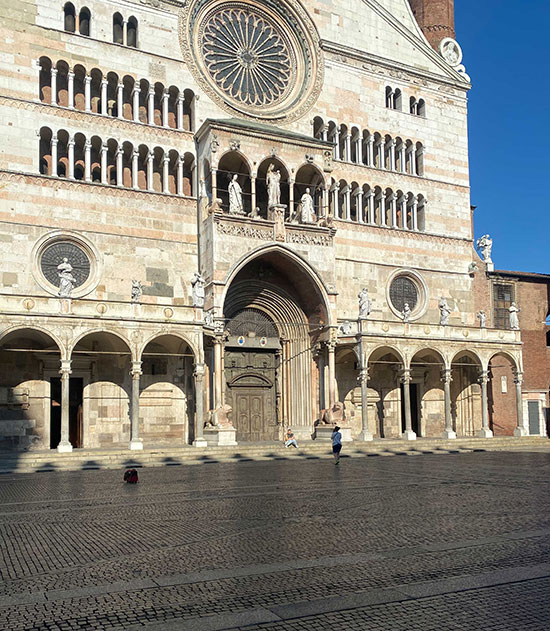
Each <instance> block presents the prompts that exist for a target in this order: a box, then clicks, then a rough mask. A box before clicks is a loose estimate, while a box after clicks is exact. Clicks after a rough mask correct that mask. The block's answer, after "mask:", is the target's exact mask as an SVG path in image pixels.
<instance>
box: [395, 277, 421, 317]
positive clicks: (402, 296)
mask: <svg viewBox="0 0 550 631" xmlns="http://www.w3.org/2000/svg"><path fill="white" fill-rule="evenodd" d="M386 293H387V300H388V304H389V306H390V309H391V310H392V312H393V313H394V315H396V316H397V317H399V318H401V317H402V314H403V310H404V308H405V304H408V305H409V309H410V310H411V320H417V319H418V318H420V317H421V316H422V315H423V314H424V313H425V311H426V305H427V288H426V284H425V283H424V280H423V279H422V277H421V276H420V275H419V274H417V273H416V272H414V271H413V270H397V271H396V272H394V273H393V274H392V275H391V277H390V279H389V281H388V285H387V292H386Z"/></svg>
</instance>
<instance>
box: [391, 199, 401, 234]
mask: <svg viewBox="0 0 550 631" xmlns="http://www.w3.org/2000/svg"><path fill="white" fill-rule="evenodd" d="M390 207H391V227H392V228H399V226H398V225H397V194H396V193H392V194H391V195H390Z"/></svg>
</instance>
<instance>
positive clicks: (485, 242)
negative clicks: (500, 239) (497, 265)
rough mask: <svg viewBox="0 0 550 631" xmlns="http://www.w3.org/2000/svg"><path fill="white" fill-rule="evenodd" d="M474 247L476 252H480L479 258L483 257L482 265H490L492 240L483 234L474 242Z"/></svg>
mask: <svg viewBox="0 0 550 631" xmlns="http://www.w3.org/2000/svg"><path fill="white" fill-rule="evenodd" d="M476 247H477V249H478V250H481V256H482V257H483V262H484V263H492V262H493V260H492V259H491V251H492V249H493V240H492V239H491V237H490V236H489V235H488V234H484V235H483V236H482V237H480V238H479V239H478V240H477V242H476Z"/></svg>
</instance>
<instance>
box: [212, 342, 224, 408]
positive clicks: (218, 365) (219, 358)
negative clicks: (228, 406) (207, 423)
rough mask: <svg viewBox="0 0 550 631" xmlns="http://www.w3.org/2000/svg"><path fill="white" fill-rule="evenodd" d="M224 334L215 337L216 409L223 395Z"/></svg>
mask: <svg viewBox="0 0 550 631" xmlns="http://www.w3.org/2000/svg"><path fill="white" fill-rule="evenodd" d="M223 342H224V336H223V335H216V337H215V338H214V409H215V410H216V409H218V408H219V407H220V406H221V405H222V397H223Z"/></svg>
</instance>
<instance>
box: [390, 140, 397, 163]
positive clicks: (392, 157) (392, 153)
mask: <svg viewBox="0 0 550 631" xmlns="http://www.w3.org/2000/svg"><path fill="white" fill-rule="evenodd" d="M396 144H397V143H396V142H395V140H394V139H393V138H392V140H391V141H390V144H389V145H388V146H389V150H390V170H391V171H395V170H396V168H395V145H396Z"/></svg>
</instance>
